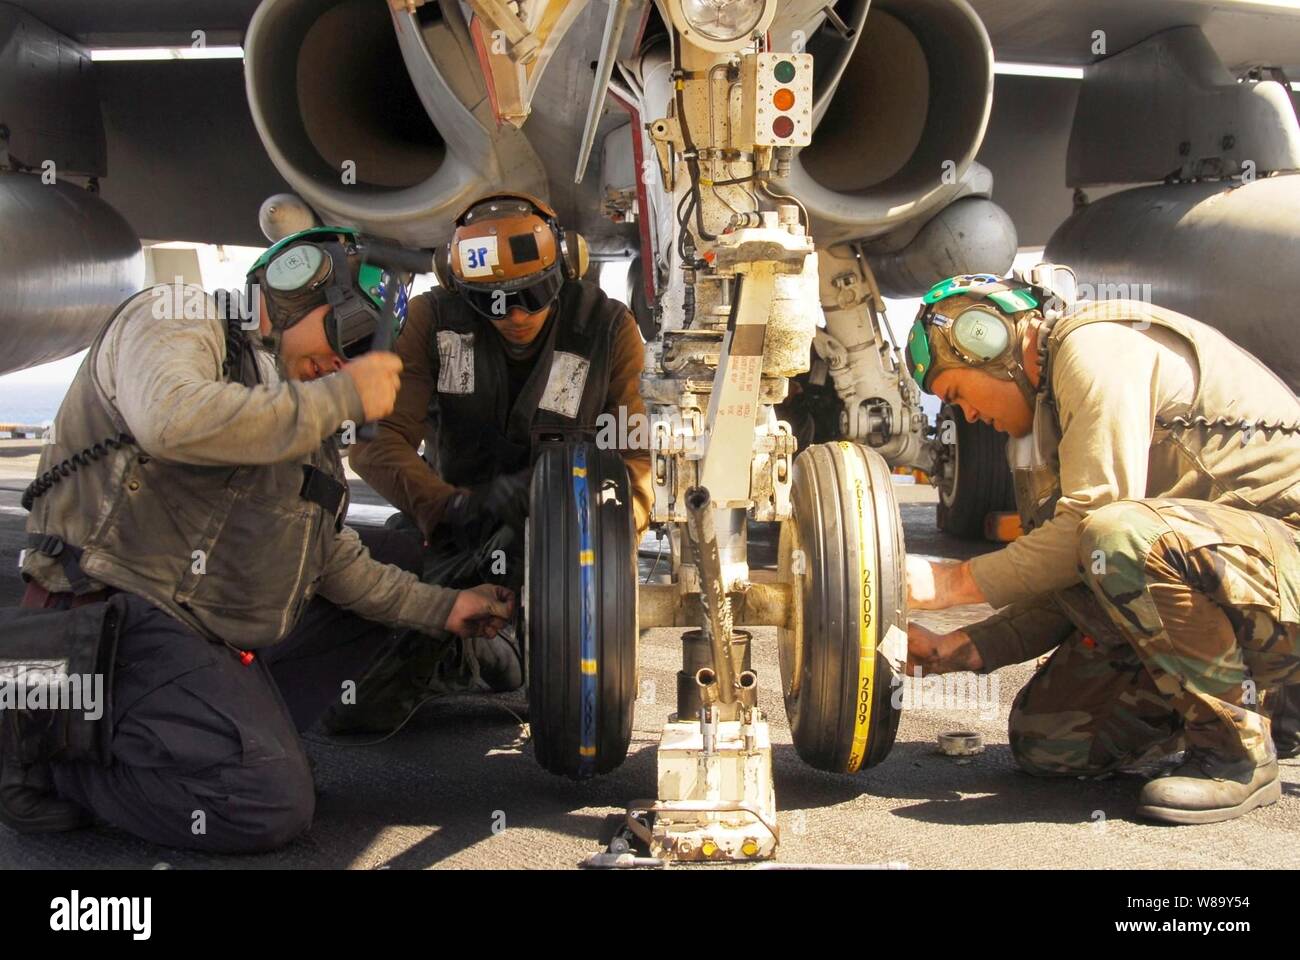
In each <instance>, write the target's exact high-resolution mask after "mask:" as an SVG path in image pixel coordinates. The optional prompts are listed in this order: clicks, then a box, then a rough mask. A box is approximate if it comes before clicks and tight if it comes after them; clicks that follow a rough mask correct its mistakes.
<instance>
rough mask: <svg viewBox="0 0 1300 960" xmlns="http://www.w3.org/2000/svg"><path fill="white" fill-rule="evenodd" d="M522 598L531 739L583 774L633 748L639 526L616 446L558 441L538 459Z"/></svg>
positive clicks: (547, 758) (542, 752) (540, 753)
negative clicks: (525, 633) (637, 537)
mask: <svg viewBox="0 0 1300 960" xmlns="http://www.w3.org/2000/svg"><path fill="white" fill-rule="evenodd" d="M531 499H532V502H531V507H530V510H529V521H528V536H527V541H528V542H527V547H526V554H527V557H528V570H527V578H526V583H525V590H524V593H525V596H524V608H525V611H526V623H527V635H528V667H529V670H528V673H529V676H528V694H529V715H530V721H531V724H532V741H533V749H534V752H535V754H536V757H537V762H538V763H540V764H541V765H542V766H543V767H544V768H545V769H546V770H548V771H550V772H551V773H554V774H558V775H560V776H565V777H570V778H573V779H575V780H582V779H586V778H589V777H593V776H597V775H599V774H604V773H608V772H609V771H611V770H613V769H614V768H616V767H617V766H618V765H619V764H621V763H622V762H623V760H624V758H626V756H627V749H628V744H629V743H630V741H631V739H632V711H633V705H634V703H635V701H636V645H637V635H638V632H637V568H636V531H635V529H634V524H633V514H632V497H631V488H630V484H629V482H628V476H627V468H626V467H625V466H624V464H623V459H622V457H620V456H619V454H618V452H617V451H614V450H601V449H599V448H597V447H596V445H595V444H592V443H567V442H566V443H549V444H547V445H546V448H545V450H544V451H543V452H542V455H541V457H540V458H539V459H538V460H537V463H536V465H535V466H534V468H533V477H532V488H531Z"/></svg>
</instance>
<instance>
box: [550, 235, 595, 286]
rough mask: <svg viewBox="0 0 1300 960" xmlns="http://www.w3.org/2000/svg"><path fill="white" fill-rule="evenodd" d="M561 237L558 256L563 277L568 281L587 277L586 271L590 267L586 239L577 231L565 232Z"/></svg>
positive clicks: (589, 255)
mask: <svg viewBox="0 0 1300 960" xmlns="http://www.w3.org/2000/svg"><path fill="white" fill-rule="evenodd" d="M557 226H558V224H557ZM563 236H564V241H563V242H562V243H561V244H560V256H561V257H562V258H563V262H564V275H565V276H566V277H568V278H569V279H570V280H580V279H582V278H583V277H585V276H586V275H587V269H588V268H589V267H590V266H591V254H590V252H589V251H588V249H587V238H586V237H584V236H583V235H582V234H580V233H579V232H578V231H577V230H565V231H564V234H563Z"/></svg>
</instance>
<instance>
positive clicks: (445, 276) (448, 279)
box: [433, 240, 456, 288]
mask: <svg viewBox="0 0 1300 960" xmlns="http://www.w3.org/2000/svg"><path fill="white" fill-rule="evenodd" d="M433 275H434V276H435V277H436V278H437V280H438V286H440V287H449V288H454V287H455V285H456V278H455V277H453V276H452V274H451V241H450V240H449V241H447V243H446V244H445V245H444V246H441V247H439V248H438V249H436V250H435V251H433Z"/></svg>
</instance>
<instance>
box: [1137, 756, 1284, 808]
mask: <svg viewBox="0 0 1300 960" xmlns="http://www.w3.org/2000/svg"><path fill="white" fill-rule="evenodd" d="M1281 797H1282V784H1281V783H1280V782H1279V780H1278V777H1277V757H1275V756H1271V757H1269V759H1268V760H1266V761H1265V762H1263V763H1258V764H1257V763H1256V762H1255V761H1253V760H1239V761H1231V762H1230V761H1224V760H1222V759H1220V758H1218V757H1216V756H1215V755H1214V754H1212V753H1210V752H1209V751H1208V750H1204V749H1197V748H1194V747H1193V748H1191V749H1189V750H1188V751H1187V753H1186V754H1185V755H1184V758H1183V762H1182V764H1181V765H1180V766H1179V767H1177V768H1175V769H1174V770H1171V771H1170V772H1169V773H1166V774H1165V775H1163V776H1161V777H1157V778H1156V779H1155V780H1152V781H1150V782H1149V783H1147V785H1146V786H1144V787H1143V788H1142V793H1141V794H1140V795H1139V796H1138V808H1137V812H1138V816H1141V817H1147V818H1148V819H1151V820H1162V821H1164V822H1165V823H1218V822H1219V821H1220V820H1232V819H1235V818H1236V817H1240V816H1241V815H1242V814H1244V813H1249V812H1250V811H1251V810H1254V809H1255V808H1256V807H1264V806H1268V805H1269V804H1270V803H1276V802H1277V801H1278V800H1280V799H1281Z"/></svg>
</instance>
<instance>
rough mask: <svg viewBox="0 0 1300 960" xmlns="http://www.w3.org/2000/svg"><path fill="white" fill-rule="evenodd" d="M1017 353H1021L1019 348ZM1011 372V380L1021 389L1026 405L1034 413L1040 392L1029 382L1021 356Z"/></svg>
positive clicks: (1017, 358)
mask: <svg viewBox="0 0 1300 960" xmlns="http://www.w3.org/2000/svg"><path fill="white" fill-rule="evenodd" d="M1016 353H1017V354H1019V353H1020V348H1019V347H1017V348H1016ZM1010 372H1011V379H1012V380H1013V381H1015V384H1016V386H1017V387H1019V388H1020V395H1021V396H1022V397H1024V398H1025V403H1027V404H1028V405H1029V409H1030V411H1031V412H1032V411H1033V409H1034V405H1035V404H1036V403H1037V402H1038V391H1037V390H1036V389H1035V388H1034V385H1033V384H1032V383H1030V382H1029V374H1027V373H1026V372H1025V364H1024V361H1023V360H1021V359H1020V357H1019V356H1017V357H1016V361H1015V366H1013V367H1011V371H1010Z"/></svg>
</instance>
